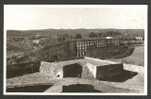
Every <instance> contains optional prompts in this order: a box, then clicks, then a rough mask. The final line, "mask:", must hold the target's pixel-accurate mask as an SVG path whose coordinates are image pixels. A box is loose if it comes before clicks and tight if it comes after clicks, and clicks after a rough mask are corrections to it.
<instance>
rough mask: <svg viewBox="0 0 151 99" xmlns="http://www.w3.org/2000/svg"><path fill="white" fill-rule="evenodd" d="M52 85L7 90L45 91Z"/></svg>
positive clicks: (8, 90) (9, 90)
mask: <svg viewBox="0 0 151 99" xmlns="http://www.w3.org/2000/svg"><path fill="white" fill-rule="evenodd" d="M51 86H52V85H34V86H25V87H16V88H7V92H44V91H45V90H46V89H48V88H49V87H51Z"/></svg>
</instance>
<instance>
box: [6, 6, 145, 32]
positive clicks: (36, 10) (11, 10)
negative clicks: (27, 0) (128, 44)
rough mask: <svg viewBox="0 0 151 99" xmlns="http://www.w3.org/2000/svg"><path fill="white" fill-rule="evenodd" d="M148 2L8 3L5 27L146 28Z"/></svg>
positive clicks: (16, 28) (25, 28) (23, 28)
mask: <svg viewBox="0 0 151 99" xmlns="http://www.w3.org/2000/svg"><path fill="white" fill-rule="evenodd" d="M146 24H147V6H146V5H112V6H111V5H5V6H4V28H5V29H13V30H28V29H49V28H55V29H60V28H64V29H70V28H71V29H76V28H119V29H144V28H145V26H146Z"/></svg>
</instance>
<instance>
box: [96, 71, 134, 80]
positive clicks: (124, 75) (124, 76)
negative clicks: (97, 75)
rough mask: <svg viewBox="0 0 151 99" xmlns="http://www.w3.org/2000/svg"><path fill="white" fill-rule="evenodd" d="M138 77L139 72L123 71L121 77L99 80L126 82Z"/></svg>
mask: <svg viewBox="0 0 151 99" xmlns="http://www.w3.org/2000/svg"><path fill="white" fill-rule="evenodd" d="M136 75H137V72H132V71H127V70H123V71H122V72H121V73H120V74H119V75H116V76H110V77H104V78H103V79H99V80H103V81H112V82H124V81H126V80H128V79H131V78H133V77H134V76H136Z"/></svg>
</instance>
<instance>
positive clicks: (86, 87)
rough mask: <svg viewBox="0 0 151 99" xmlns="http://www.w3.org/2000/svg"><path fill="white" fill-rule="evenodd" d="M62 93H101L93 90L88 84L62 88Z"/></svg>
mask: <svg viewBox="0 0 151 99" xmlns="http://www.w3.org/2000/svg"><path fill="white" fill-rule="evenodd" d="M62 91H63V92H101V91H100V90H96V89H94V87H93V86H92V85H89V84H73V85H69V86H63V90H62Z"/></svg>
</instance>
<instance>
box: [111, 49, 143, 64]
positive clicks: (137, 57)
mask: <svg viewBox="0 0 151 99" xmlns="http://www.w3.org/2000/svg"><path fill="white" fill-rule="evenodd" d="M111 60H113V61H120V62H123V63H127V64H134V65H139V66H144V46H137V47H135V50H134V52H133V53H132V55H130V56H128V57H125V58H122V59H111Z"/></svg>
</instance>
